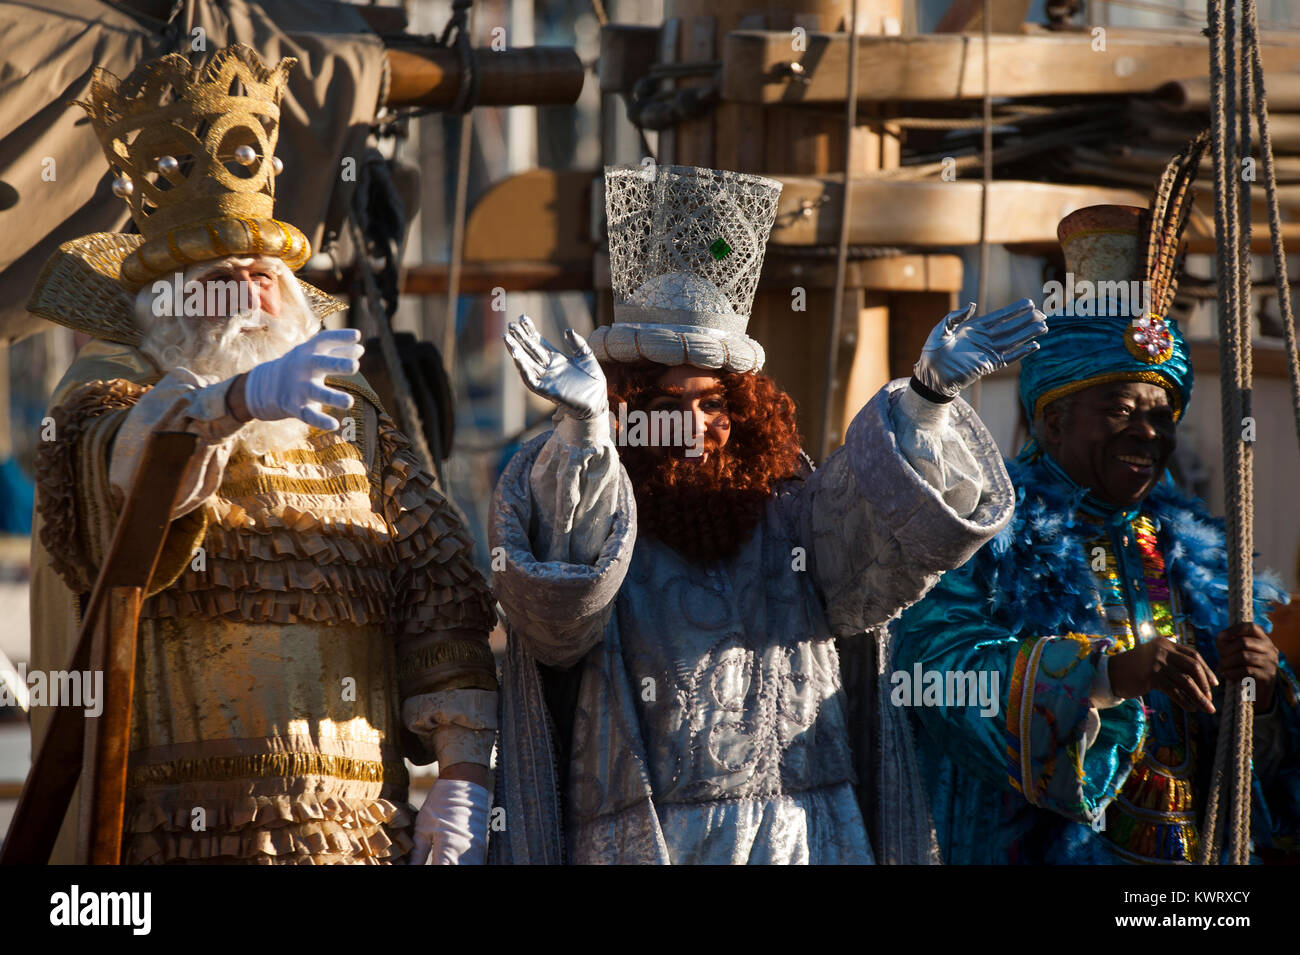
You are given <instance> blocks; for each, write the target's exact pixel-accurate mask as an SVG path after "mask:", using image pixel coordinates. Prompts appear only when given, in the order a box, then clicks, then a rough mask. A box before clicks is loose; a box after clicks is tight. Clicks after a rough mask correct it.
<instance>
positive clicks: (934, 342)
mask: <svg viewBox="0 0 1300 955" xmlns="http://www.w3.org/2000/svg"><path fill="white" fill-rule="evenodd" d="M974 314H975V303H974V302H972V303H971V304H970V305H967V306H966V307H965V308H959V309H957V311H955V312H949V313H948V314H947V315H945V316H944V318H943V321H941V322H940V323H939V324H938V325H936V326H935V327H934V331H932V332H930V337H929V338H927V339H926V340H925V348H923V349H922V350H921V358H920V360H919V361H918V362H917V363H916V366H915V367H914V368H913V369H912V374H913V375H915V376H916V380H917V381H919V382H920V383H921V384H922V385H924V386H925V387H926V388H929V389H930V390H931V391H934V392H937V393H939V394H941V395H944V396H946V397H948V398H952V397H954V396H955V395H956V394H957V392H959V391H961V390H962V389H963V388H966V387H968V386H969V385H973V384H974V383H975V382H976V381H978V380H979V379H981V378H983V377H984V376H985V375H987V374H990V373H991V372H995V371H997V370H998V369H999V368H1005V367H1006V366H1007V365H1009V364H1011V363H1012V362H1014V361H1019V360H1020V359H1022V358H1024V357H1025V356H1026V355H1028V354H1029V353H1030V352H1033V351H1037V350H1038V342H1036V341H1034V339H1035V338H1037V337H1038V336H1039V335H1041V334H1043V332H1045V331H1047V318H1046V316H1045V315H1043V313H1042V312H1040V311H1039V310H1038V309H1036V308H1035V307H1034V303H1033V302H1032V301H1030V300H1029V299H1027V298H1022V299H1021V300H1020V301H1018V302H1013V303H1011V304H1010V305H1008V306H1006V307H1005V308H1000V309H998V310H997V311H996V312H989V313H988V314H987V315H981V316H979V317H978V318H972V317H971V316H972V315H974Z"/></svg>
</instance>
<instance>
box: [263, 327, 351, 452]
mask: <svg viewBox="0 0 1300 955" xmlns="http://www.w3.org/2000/svg"><path fill="white" fill-rule="evenodd" d="M363 354H365V348H364V347H362V345H361V333H360V332H359V331H357V330H356V329H355V328H339V329H332V330H326V331H323V332H319V333H318V334H316V335H315V336H314V337H312V338H311V339H309V340H307V341H305V342H303V343H302V344H301V345H298V346H297V347H296V348H294V349H292V350H291V351H289V352H288V353H286V354H284V355H281V356H280V357H279V358H277V359H275V360H274V361H265V362H262V364H260V365H257V366H256V367H254V368H253V370H252V371H250V372H249V373H248V377H247V378H246V379H245V380H244V403H245V404H246V405H247V406H248V410H249V413H250V414H252V416H253V417H254V418H257V419H258V420H260V421H279V420H280V419H282V418H299V419H301V420H303V421H305V422H307V424H309V425H311V426H312V427H314V428H320V429H321V430H323V431H333V430H335V429H336V428H338V426H339V423H338V422H337V421H335V420H334V419H333V418H331V417H330V416H329V415H327V414H325V413H324V412H323V411H322V410H321V405H329V406H331V407H334V408H344V409H347V408H351V407H352V396H351V395H349V394H348V393H347V392H344V391H337V390H336V389H334V388H327V387H325V376H326V375H354V374H356V373H357V370H358V369H359V368H360V367H361V364H360V361H359V359H360V358H361V356H362V355H363Z"/></svg>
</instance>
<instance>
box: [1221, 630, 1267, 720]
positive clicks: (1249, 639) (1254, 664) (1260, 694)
mask: <svg viewBox="0 0 1300 955" xmlns="http://www.w3.org/2000/svg"><path fill="white" fill-rule="evenodd" d="M1214 645H1215V647H1217V648H1218V651H1219V673H1220V674H1221V675H1222V676H1223V679H1224V680H1225V681H1228V682H1233V683H1238V682H1240V681H1242V680H1244V679H1245V678H1246V677H1248V676H1249V677H1253V678H1254V680H1255V702H1256V703H1257V704H1259V705H1258V707H1257V709H1256V712H1261V713H1263V712H1267V711H1268V710H1271V709H1272V708H1273V690H1274V688H1275V687H1276V686H1277V662H1278V656H1277V647H1276V646H1275V645H1274V643H1273V641H1272V640H1270V639H1269V638H1268V634H1267V633H1265V632H1264V631H1263V630H1262V629H1261V628H1260V627H1258V626H1257V625H1255V624H1253V623H1239V624H1235V625H1234V626H1231V627H1229V628H1228V629H1227V630H1225V631H1223V633H1221V634H1219V635H1218V636H1217V637H1215V638H1214Z"/></svg>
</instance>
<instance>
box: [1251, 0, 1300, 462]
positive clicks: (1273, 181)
mask: <svg viewBox="0 0 1300 955" xmlns="http://www.w3.org/2000/svg"><path fill="white" fill-rule="evenodd" d="M1245 16H1246V21H1247V23H1248V24H1249V29H1250V31H1251V34H1252V35H1253V36H1258V33H1259V25H1258V21H1257V20H1256V18H1255V3H1254V0H1248V3H1247V6H1246V8H1245ZM1250 60H1251V73H1252V75H1253V77H1254V80H1255V89H1256V90H1257V92H1258V95H1257V96H1256V97H1255V122H1256V124H1257V125H1258V126H1259V157H1260V165H1261V167H1262V170H1263V173H1264V193H1265V196H1266V198H1267V200H1268V235H1269V242H1270V244H1271V245H1272V247H1273V280H1274V282H1275V284H1276V286H1277V307H1278V313H1279V314H1280V315H1281V318H1282V334H1283V337H1284V338H1285V339H1286V357H1287V368H1288V369H1289V371H1290V373H1291V411H1292V414H1293V415H1294V416H1295V429H1296V441H1297V442H1300V355H1298V353H1297V347H1296V331H1295V315H1294V314H1293V313H1292V311H1291V283H1290V281H1289V279H1288V276H1287V270H1286V249H1285V247H1284V246H1283V245H1282V216H1281V213H1280V212H1279V210H1278V199H1277V172H1276V170H1275V169H1274V166H1273V140H1272V137H1271V135H1270V133H1269V130H1268V108H1267V106H1266V105H1265V97H1264V64H1263V60H1262V59H1261V57H1260V52H1259V44H1258V43H1255V44H1253V45H1252V46H1251V48H1250Z"/></svg>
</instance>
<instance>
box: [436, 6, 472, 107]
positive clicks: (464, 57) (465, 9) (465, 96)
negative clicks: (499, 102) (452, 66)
mask: <svg viewBox="0 0 1300 955" xmlns="http://www.w3.org/2000/svg"><path fill="white" fill-rule="evenodd" d="M473 5H474V0H452V4H451V17H450V19H448V20H447V25H446V26H445V27H443V30H442V36H440V37H438V45H439V46H452V45H453V43H454V44H455V48H456V58H457V59H458V60H459V61H460V77H461V79H460V83H459V84H458V85H457V87H456V99H455V100H454V101H453V102H452V104H451V109H450V112H453V113H468V112H469V111H470V110H472V109H473V108H474V107H475V106H476V105H478V87H479V76H478V69H477V60H476V59H475V56H474V48H473V47H472V46H470V26H469V18H470V14H471V8H472V7H473ZM453 31H454V32H455V34H456V36H455V39H454V41H453V39H452V33H453Z"/></svg>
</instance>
